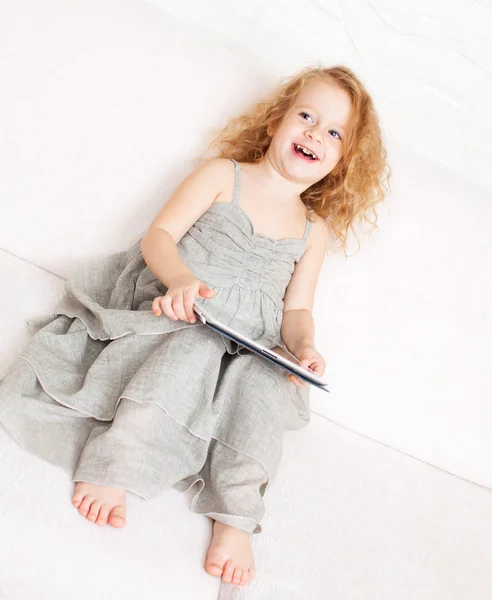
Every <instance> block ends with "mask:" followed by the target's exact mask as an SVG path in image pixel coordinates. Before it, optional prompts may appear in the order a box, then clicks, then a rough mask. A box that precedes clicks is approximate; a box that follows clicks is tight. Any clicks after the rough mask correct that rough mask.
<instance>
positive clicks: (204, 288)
mask: <svg viewBox="0 0 492 600" xmlns="http://www.w3.org/2000/svg"><path fill="white" fill-rule="evenodd" d="M198 293H199V294H200V296H202V297H203V298H212V297H213V296H215V290H212V289H211V288H209V287H208V285H207V284H206V283H201V284H200V287H199V288H198Z"/></svg>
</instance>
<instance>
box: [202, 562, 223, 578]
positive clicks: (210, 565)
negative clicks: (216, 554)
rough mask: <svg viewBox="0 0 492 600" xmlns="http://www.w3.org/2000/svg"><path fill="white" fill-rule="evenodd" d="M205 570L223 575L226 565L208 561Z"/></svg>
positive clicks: (217, 575)
mask: <svg viewBox="0 0 492 600" xmlns="http://www.w3.org/2000/svg"><path fill="white" fill-rule="evenodd" d="M205 570H206V571H207V573H210V575H214V576H215V577H220V575H222V571H223V570H224V565H223V564H219V563H216V562H215V563H214V562H206V563H205Z"/></svg>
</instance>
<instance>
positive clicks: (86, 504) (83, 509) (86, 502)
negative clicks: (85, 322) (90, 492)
mask: <svg viewBox="0 0 492 600" xmlns="http://www.w3.org/2000/svg"><path fill="white" fill-rule="evenodd" d="M94 500H95V498H93V497H92V496H85V497H84V499H83V500H82V502H81V504H80V506H79V513H80V514H81V515H82V516H83V517H87V513H88V512H89V509H90V507H91V504H92V503H93V502H94Z"/></svg>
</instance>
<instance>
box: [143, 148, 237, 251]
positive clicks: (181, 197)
mask: <svg viewBox="0 0 492 600" xmlns="http://www.w3.org/2000/svg"><path fill="white" fill-rule="evenodd" d="M231 164H232V163H231V161H230V160H228V159H226V158H213V159H210V160H208V161H207V162H205V163H203V164H202V165H200V166H199V167H197V168H196V169H194V170H193V171H192V172H191V173H190V174H189V175H188V176H187V177H186V178H185V179H184V180H183V181H182V182H181V183H180V184H179V186H178V187H177V189H176V190H175V191H174V193H173V194H172V195H171V197H170V198H169V199H168V200H167V202H165V203H164V206H163V207H162V208H161V210H160V212H159V213H158V214H157V216H156V217H155V219H154V221H153V222H152V223H151V225H150V227H149V229H148V231H150V230H151V229H153V228H160V229H165V230H166V231H168V232H169V233H170V234H171V235H172V237H173V239H174V241H175V242H176V243H178V241H179V240H180V239H181V238H182V236H183V235H184V234H185V233H186V232H187V231H188V229H190V227H191V226H192V225H193V224H194V223H195V222H196V221H197V220H198V219H199V218H200V216H201V215H203V214H204V213H205V212H206V211H207V210H208V209H209V208H210V207H211V206H212V204H213V203H214V202H215V200H216V199H217V198H218V196H219V195H220V194H221V192H222V191H223V190H224V189H226V188H227V187H228V186H230V181H231V178H233V177H234V170H233V169H232V170H231Z"/></svg>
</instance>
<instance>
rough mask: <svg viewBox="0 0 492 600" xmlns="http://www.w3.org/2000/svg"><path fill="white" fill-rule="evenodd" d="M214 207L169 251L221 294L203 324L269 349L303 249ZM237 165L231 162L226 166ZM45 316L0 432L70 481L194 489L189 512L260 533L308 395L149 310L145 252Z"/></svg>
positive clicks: (71, 292)
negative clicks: (211, 319) (289, 432)
mask: <svg viewBox="0 0 492 600" xmlns="http://www.w3.org/2000/svg"><path fill="white" fill-rule="evenodd" d="M233 162H234V165H235V184H234V192H233V198H232V201H231V202H226V203H215V204H213V205H212V206H211V207H210V209H209V210H208V211H207V212H206V213H205V214H203V215H202V216H201V217H200V218H199V219H198V220H197V221H196V222H195V224H194V225H193V226H192V227H191V228H190V229H189V230H188V232H187V233H186V234H185V235H184V236H183V238H182V239H181V240H180V241H179V243H178V251H179V254H180V256H181V258H182V259H183V261H184V262H185V263H186V264H187V265H188V267H189V268H190V269H191V271H192V272H193V274H194V275H195V276H196V277H197V278H198V279H200V280H202V281H204V282H205V283H207V285H209V286H210V287H211V288H213V289H214V290H215V291H216V295H215V296H214V298H212V299H203V298H197V299H196V304H197V305H199V306H200V307H201V309H202V310H203V311H204V313H205V314H209V315H213V316H216V317H217V318H219V319H220V320H222V321H223V322H224V323H226V324H229V325H231V326H232V327H235V328H236V329H238V330H239V331H242V332H244V333H246V334H247V335H249V336H251V337H252V338H253V339H256V340H258V341H260V342H261V343H263V344H265V345H266V346H268V347H269V348H272V347H274V346H276V345H280V346H281V347H284V348H285V345H284V344H283V342H282V339H281V336H280V327H281V323H282V310H283V297H284V294H285V289H286V287H287V285H288V283H289V281H290V278H291V276H292V273H293V271H294V268H295V263H296V262H298V261H299V260H300V258H301V256H302V255H303V253H304V251H305V249H306V241H307V237H308V233H309V230H310V228H311V221H310V220H309V219H308V220H307V221H306V227H305V232H304V236H303V238H302V239H294V238H285V239H281V240H274V239H272V238H269V237H267V236H262V235H258V234H256V233H255V231H254V228H253V225H252V223H251V220H250V219H249V217H248V216H247V215H246V213H245V212H244V211H243V210H242V208H241V207H240V205H239V192H240V166H239V164H238V163H237V162H236V161H233ZM231 166H232V165H231ZM65 287H66V293H65V295H64V296H63V298H62V299H61V300H60V302H59V304H58V306H57V307H56V312H55V314H54V315H49V316H48V317H46V318H45V319H43V320H41V321H38V322H29V325H30V327H31V332H32V333H33V337H32V338H31V340H30V342H29V344H28V346H27V347H26V349H25V350H24V351H23V352H22V353H21V356H20V357H19V359H18V360H17V362H16V363H14V365H13V366H12V368H11V369H10V370H9V371H8V373H7V374H6V375H5V377H4V378H3V380H2V381H1V382H0V422H1V423H2V424H3V425H4V427H5V428H6V429H7V431H9V432H10V434H11V435H12V436H13V437H14V438H15V439H16V440H17V442H18V443H19V444H20V445H21V446H23V447H24V448H26V449H27V450H29V451H31V452H33V453H35V454H37V455H38V456H40V457H42V458H44V459H45V460H48V461H50V462H52V463H54V464H56V465H58V466H60V467H62V468H63V469H65V470H66V471H67V472H68V473H69V475H70V476H71V477H72V480H73V481H88V482H92V483H97V484H101V485H108V486H114V487H121V488H125V489H126V490H129V491H131V492H133V493H135V494H137V495H139V496H141V497H143V498H150V497H152V496H154V495H156V494H157V493H159V492H160V491H162V490H163V489H165V488H168V487H173V488H175V489H177V490H179V491H186V490H188V489H189V488H190V487H191V486H193V485H194V484H195V483H198V484H199V485H198V488H197V490H196V493H195V496H194V497H193V500H192V504H191V510H193V511H194V512H197V513H200V514H204V515H208V516H210V517H212V518H213V519H216V520H219V521H222V522H223V523H226V524H228V525H232V526H234V527H238V528H240V529H243V530H245V531H248V532H249V533H260V532H261V526H260V521H261V519H262V517H263V515H264V512H265V507H264V503H263V496H264V494H265V491H266V489H267V487H268V485H269V483H270V482H271V480H272V478H273V477H274V476H275V473H276V472H277V468H278V465H279V462H280V458H281V454H282V439H283V431H284V429H299V428H301V427H304V426H305V425H307V423H308V422H309V419H310V413H309V387H305V388H297V387H296V386H294V385H293V384H292V383H291V382H290V381H289V379H288V375H287V373H286V371H284V370H283V369H281V368H280V367H277V366H276V365H273V364H271V363H270V362H268V361H266V360H263V359H262V358H260V357H258V356H256V355H255V354H253V353H251V352H250V351H248V350H247V349H245V348H243V347H241V346H238V345H237V344H236V343H235V342H232V341H231V340H229V339H228V338H226V337H224V336H222V335H220V334H219V333H217V332H215V331H214V330H212V329H210V328H209V327H207V326H206V325H203V324H202V323H200V321H197V322H196V323H193V324H192V323H187V322H185V321H172V320H171V319H169V318H168V317H166V316H165V315H161V316H159V317H157V316H155V315H154V313H153V312H152V302H153V300H154V298H155V297H156V296H161V295H164V294H165V293H166V291H167V288H166V286H164V284H163V283H162V282H160V281H159V280H158V279H157V278H156V277H155V276H154V275H153V274H152V273H151V272H150V271H149V269H148V268H147V266H146V264H145V261H144V259H143V257H142V253H141V250H140V241H139V242H137V243H136V244H135V245H134V246H133V247H132V248H130V249H129V250H128V251H126V252H120V253H116V254H113V255H111V256H108V257H107V258H104V259H102V260H98V261H93V262H92V263H90V264H88V265H87V266H86V267H84V268H82V269H80V270H78V271H77V272H75V273H74V274H73V275H72V276H70V277H69V278H68V280H67V282H66V286H65Z"/></svg>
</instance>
